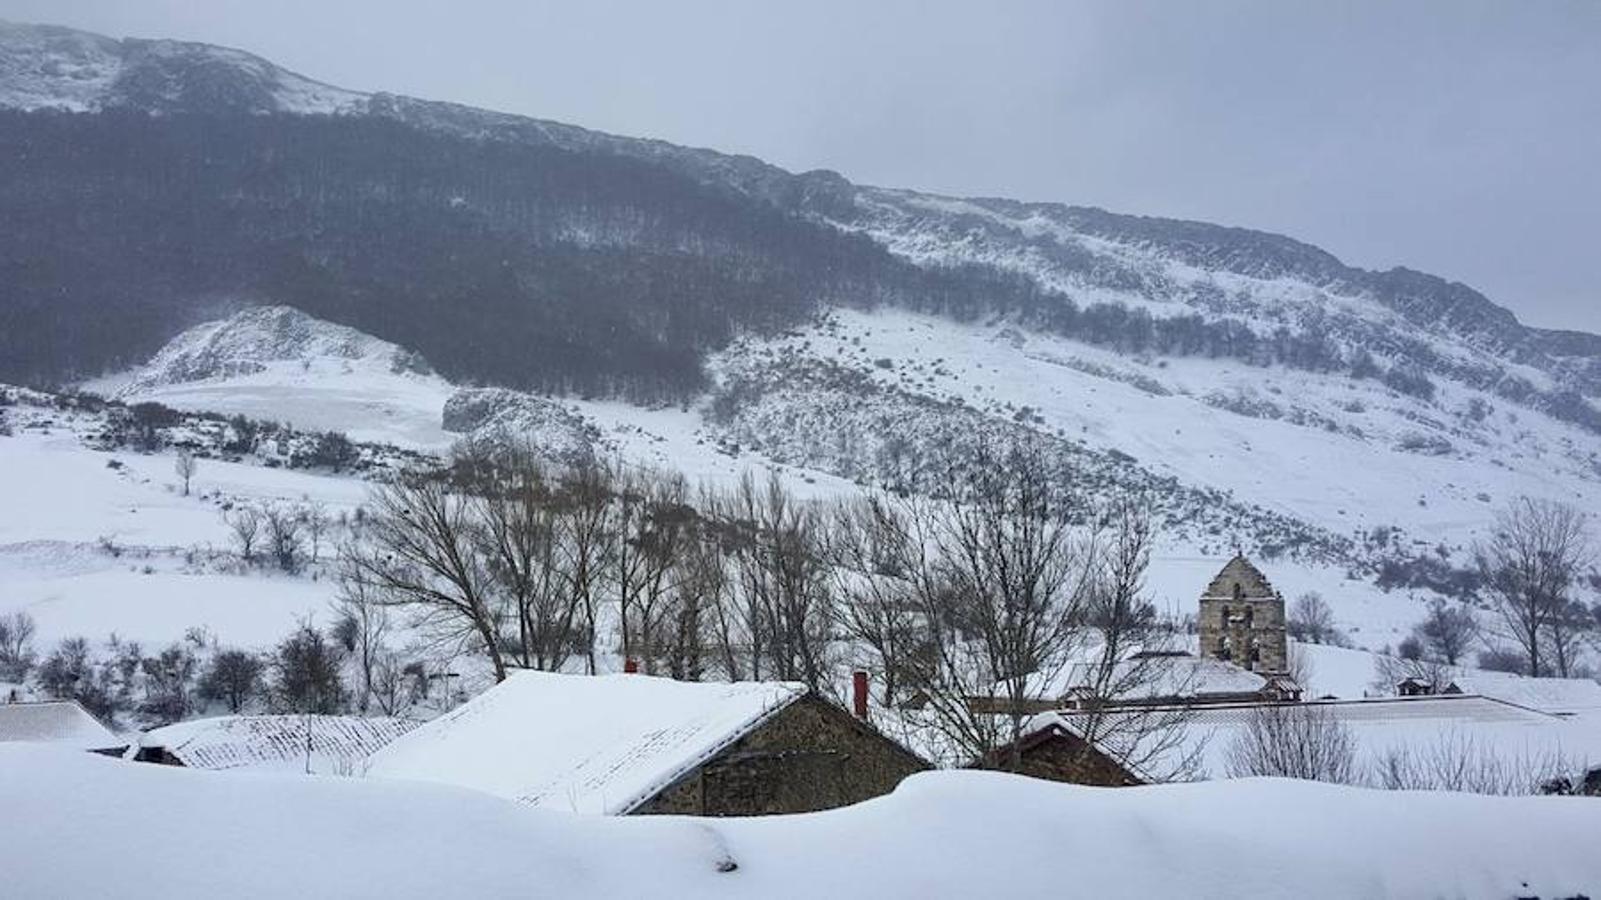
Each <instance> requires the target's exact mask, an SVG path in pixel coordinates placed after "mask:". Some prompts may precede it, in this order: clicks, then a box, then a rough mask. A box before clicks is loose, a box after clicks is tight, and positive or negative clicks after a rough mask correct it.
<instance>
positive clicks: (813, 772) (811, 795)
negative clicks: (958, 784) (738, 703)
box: [635, 697, 928, 816]
mask: <svg viewBox="0 0 1601 900" xmlns="http://www.w3.org/2000/svg"><path fill="white" fill-rule="evenodd" d="M926 768H928V764H927V763H925V762H924V761H922V760H921V759H919V758H918V757H917V756H915V755H914V754H912V753H911V752H909V751H907V750H906V749H904V748H903V747H901V746H900V745H899V744H896V743H895V742H894V741H891V740H889V739H888V738H886V737H884V736H883V735H880V734H879V733H878V732H877V731H874V730H873V729H872V728H871V727H869V726H867V725H865V724H864V723H861V722H858V721H856V720H855V719H853V718H852V717H851V715H850V713H848V712H846V711H845V710H843V709H840V708H839V707H836V706H834V705H833V704H831V703H828V702H827V701H824V700H821V699H817V698H815V697H806V698H802V699H800V700H797V701H796V702H794V703H792V704H790V705H789V706H788V707H786V708H785V709H783V710H782V711H780V712H779V713H778V714H777V715H775V716H773V717H772V718H771V719H769V720H767V722H765V723H764V724H763V725H762V726H761V727H759V728H757V729H756V730H755V731H753V732H751V733H750V734H748V735H746V736H745V737H743V738H741V739H740V740H739V741H737V742H735V743H734V744H733V745H732V746H730V747H729V748H728V749H726V750H724V751H723V752H722V753H720V754H718V755H717V756H716V757H715V758H714V759H712V760H710V761H708V762H707V763H706V764H705V765H702V766H701V767H700V768H699V769H697V770H695V771H694V772H691V773H690V774H688V775H686V776H685V777H683V778H681V779H679V780H678V781H677V782H675V783H674V784H673V785H672V786H670V787H668V788H667V789H666V790H664V791H662V792H661V793H659V794H657V795H656V796H655V797H654V798H652V799H651V800H649V801H647V802H646V803H645V804H644V805H643V806H641V807H639V808H638V809H636V810H635V812H636V813H639V814H646V815H650V814H678V815H707V816H755V815H770V814H775V813H797V812H813V811H816V810H820V809H833V808H834V807H838V806H846V805H849V804H852V803H859V802H861V801H863V800H868V799H871V798H873V797H878V796H881V795H883V794H887V793H889V792H890V791H892V790H894V789H895V786H896V785H897V784H900V782H901V779H903V778H905V777H906V776H907V775H910V774H912V773H914V772H918V771H922V770H923V769H926Z"/></svg>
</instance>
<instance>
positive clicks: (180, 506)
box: [0, 417, 366, 647]
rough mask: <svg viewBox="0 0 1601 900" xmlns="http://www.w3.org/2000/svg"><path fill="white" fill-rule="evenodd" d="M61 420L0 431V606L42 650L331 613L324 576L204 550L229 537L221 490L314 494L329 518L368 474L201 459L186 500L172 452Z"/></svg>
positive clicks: (270, 627)
mask: <svg viewBox="0 0 1601 900" xmlns="http://www.w3.org/2000/svg"><path fill="white" fill-rule="evenodd" d="M58 421H60V422H61V423H62V424H60V425H58V426H57V427H56V428H54V429H52V430H51V431H50V432H49V433H48V434H46V433H42V432H39V431H34V430H19V431H18V432H17V433H16V434H15V435H14V436H12V437H6V438H0V498H4V501H3V505H4V514H3V515H0V614H4V613H10V612H14V611H26V612H27V613H28V614H29V615H31V616H32V617H33V619H34V621H35V622H36V623H37V625H38V628H39V634H38V636H37V637H38V640H39V641H40V644H41V646H45V647H49V646H53V645H54V643H55V642H56V641H57V640H59V639H61V638H65V637H73V636H84V637H88V638H90V639H92V640H102V639H104V638H106V637H107V636H109V635H111V634H116V635H117V636H118V637H119V638H122V639H124V640H134V641H140V642H142V643H145V644H146V645H147V646H160V645H163V644H166V643H170V642H172V641H174V640H177V639H178V638H181V637H182V636H183V635H184V632H185V631H186V630H187V629H189V628H191V627H204V628H207V629H208V630H209V631H210V632H211V633H212V634H213V635H215V636H216V637H217V638H218V639H220V640H221V641H223V642H225V643H234V644H241V645H244V646H262V645H265V644H267V643H270V642H272V641H275V640H277V639H278V638H279V637H281V636H283V634H284V633H285V632H287V631H288V630H289V629H290V628H291V627H293V625H294V623H295V622H296V621H298V620H300V619H302V618H305V617H307V616H310V617H312V618H314V619H315V620H317V621H325V620H326V619H327V618H328V617H329V616H328V612H327V610H328V605H329V602H330V601H331V600H332V598H333V593H334V587H333V585H332V584H331V583H330V582H328V581H327V580H313V579H311V578H309V577H289V576H279V575H268V574H263V573H260V572H256V573H252V574H248V575H243V574H232V573H230V572H228V571H225V570H219V569H217V568H215V567H212V566H209V565H207V564H206V562H205V559H206V557H207V555H208V553H209V551H211V550H219V551H220V550H224V549H227V548H228V547H229V540H228V534H227V526H226V525H225V524H224V522H223V519H222V511H221V508H220V505H221V503H222V502H224V500H228V501H232V502H239V501H241V500H251V501H273V500H276V501H281V502H285V503H296V502H307V501H315V502H318V503H321V504H322V505H323V507H324V508H325V509H327V510H328V511H329V512H330V514H332V515H337V513H338V512H339V511H342V510H343V511H349V510H351V509H354V508H355V506H356V505H357V504H359V503H360V502H361V500H362V499H363V498H364V497H365V492H366V485H365V484H363V483H362V482H360V481H358V480H355V479H352V478H340V477H332V476H326V475H315V474H309V473H306V472H294V471H288V470H284V469H270V468H265V467H262V466H252V465H247V464H241V463H228V462H222V461H220V460H210V459H208V460H202V461H201V462H200V466H199V471H198V473H197V474H196V475H195V477H194V481H193V484H192V485H191V492H190V496H188V497H185V496H183V495H182V492H181V490H180V487H179V484H180V483H179V479H178V477H177V476H176V475H175V474H174V472H173V459H174V457H173V456H172V454H170V453H160V454H151V455H142V454H137V453H104V452H98V451H95V450H91V449H89V448H88V447H86V446H84V444H83V443H82V440H81V438H82V436H81V435H80V434H78V433H77V432H76V431H74V430H73V429H72V427H71V426H70V423H69V422H68V419H67V417H58ZM112 460H116V461H117V462H118V463H120V467H117V468H112V467H110V466H108V463H109V462H111V461H112Z"/></svg>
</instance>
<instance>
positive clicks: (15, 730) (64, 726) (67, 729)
mask: <svg viewBox="0 0 1601 900" xmlns="http://www.w3.org/2000/svg"><path fill="white" fill-rule="evenodd" d="M7 741H25V742H28V743H43V744H55V745H58V746H62V747H70V748H72V749H76V750H88V751H90V752H92V753H102V754H109V755H116V754H120V753H122V752H123V750H125V749H126V748H127V746H128V739H127V738H123V737H118V736H117V735H116V733H114V732H113V731H112V730H111V729H109V728H107V727H106V726H105V725H103V724H101V722H100V720H99V719H96V718H95V717H94V716H92V715H90V714H89V711H88V710H86V709H84V708H83V707H82V706H80V705H79V704H78V701H76V700H41V701H32V702H20V703H0V742H7Z"/></svg>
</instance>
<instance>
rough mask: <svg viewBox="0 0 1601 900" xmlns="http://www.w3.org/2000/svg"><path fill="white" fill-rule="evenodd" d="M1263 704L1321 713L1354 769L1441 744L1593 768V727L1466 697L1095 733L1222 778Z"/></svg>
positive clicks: (1153, 758)
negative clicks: (1269, 711)
mask: <svg viewBox="0 0 1601 900" xmlns="http://www.w3.org/2000/svg"><path fill="white" fill-rule="evenodd" d="M1264 706H1270V707H1273V708H1275V709H1281V710H1292V711H1293V710H1297V709H1299V710H1307V711H1315V712H1317V713H1319V714H1326V715H1327V716H1328V717H1329V718H1330V719H1332V720H1333V721H1335V722H1338V723H1339V724H1340V725H1342V726H1344V727H1345V729H1346V730H1347V731H1348V733H1349V734H1350V735H1351V738H1352V740H1353V742H1354V743H1355V745H1356V746H1355V749H1356V756H1357V759H1356V763H1357V766H1358V767H1359V768H1371V767H1372V766H1375V765H1377V764H1378V762H1379V761H1381V760H1382V759H1384V758H1385V757H1386V756H1387V755H1389V754H1391V753H1392V752H1396V751H1410V752H1413V753H1427V752H1431V751H1432V750H1433V749H1435V748H1438V747H1441V746H1444V745H1446V744H1450V745H1454V746H1455V747H1456V748H1458V749H1461V750H1471V751H1472V752H1473V753H1475V754H1487V755H1490V756H1494V757H1496V758H1498V759H1500V760H1502V761H1504V762H1506V763H1509V764H1513V765H1517V764H1520V763H1528V764H1530V765H1534V764H1544V763H1554V762H1558V761H1560V762H1562V763H1563V764H1565V765H1567V766H1569V767H1571V768H1572V769H1573V770H1574V771H1583V770H1584V769H1586V768H1588V767H1590V766H1593V765H1595V764H1597V763H1601V727H1597V726H1596V725H1594V724H1591V723H1588V722H1583V723H1581V722H1576V721H1570V720H1566V719H1562V718H1559V717H1557V716H1552V715H1548V714H1546V713H1543V712H1540V711H1538V710H1534V709H1529V708H1527V707H1522V706H1518V705H1516V704H1512V703H1506V702H1503V701H1501V700H1497V699H1493V698H1489V697H1480V696H1475V695H1471V694H1454V695H1449V696H1431V697H1383V698H1371V699H1363V700H1327V701H1312V702H1307V703H1298V704H1283V705H1278V706H1274V705H1272V704H1255V703H1231V704H1222V705H1217V706H1198V707H1193V708H1192V709H1190V710H1189V711H1188V713H1187V715H1186V716H1185V718H1184V719H1183V720H1182V722H1181V723H1179V724H1178V725H1177V726H1176V731H1177V733H1176V735H1175V734H1166V735H1161V736H1157V735H1145V736H1136V729H1134V728H1126V729H1118V728H1115V727H1114V728H1105V727H1103V728H1102V729H1101V730H1102V731H1103V732H1104V733H1107V734H1110V735H1112V736H1113V737H1112V739H1111V741H1110V743H1112V744H1116V743H1119V742H1133V743H1134V746H1132V747H1129V746H1122V747H1119V746H1103V747H1102V748H1101V749H1102V750H1103V751H1105V752H1107V753H1108V755H1110V756H1112V757H1114V758H1116V759H1120V760H1123V759H1136V760H1141V761H1143V762H1144V763H1145V765H1146V768H1147V770H1148V771H1177V770H1178V769H1180V768H1181V766H1180V765H1179V763H1180V761H1181V760H1185V759H1193V761H1194V763H1195V772H1194V775H1195V777H1198V778H1203V779H1206V778H1226V777H1229V775H1230V772H1229V765H1228V757H1229V752H1230V747H1231V746H1232V745H1233V744H1234V742H1235V741H1236V740H1237V739H1238V737H1239V735H1241V734H1242V733H1243V732H1244V731H1245V729H1246V728H1247V726H1248V725H1249V723H1250V721H1251V719H1252V717H1253V716H1254V715H1256V714H1257V710H1259V709H1261V708H1263V707H1264ZM1085 715H1086V714H1082V713H1072V712H1059V713H1056V712H1053V713H1045V714H1042V715H1040V716H1036V717H1035V718H1034V719H1033V720H1031V721H1030V723H1029V725H1028V726H1027V730H1028V731H1030V732H1034V731H1037V730H1039V729H1041V728H1049V727H1052V726H1059V727H1063V728H1066V729H1067V730H1069V731H1072V732H1074V733H1079V734H1082V733H1083V730H1082V728H1081V727H1080V726H1081V725H1082V724H1083V723H1084V722H1085V721H1087V720H1085V719H1084V716H1085ZM1108 715H1117V713H1110V714H1108ZM1141 742H1145V743H1143V744H1142V743H1141ZM1153 748H1154V750H1153ZM1135 774H1136V775H1139V774H1141V773H1139V772H1136V773H1135Z"/></svg>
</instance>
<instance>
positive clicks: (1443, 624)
mask: <svg viewBox="0 0 1601 900" xmlns="http://www.w3.org/2000/svg"><path fill="white" fill-rule="evenodd" d="M1478 633H1479V623H1478V620H1477V619H1476V618H1475V617H1474V615H1473V610H1471V609H1469V608H1468V607H1466V606H1451V605H1449V604H1447V603H1446V602H1445V601H1444V600H1442V599H1440V598H1438V597H1436V598H1435V599H1434V600H1433V601H1431V602H1430V603H1429V612H1428V615H1427V616H1425V617H1424V619H1423V621H1422V622H1419V623H1418V624H1417V627H1415V628H1413V629H1412V636H1413V637H1415V638H1417V640H1418V642H1419V643H1420V644H1421V645H1422V649H1423V655H1424V656H1426V657H1427V658H1429V659H1435V660H1439V661H1440V662H1443V663H1446V664H1447V665H1452V666H1454V665H1458V664H1460V663H1461V662H1462V661H1463V659H1465V658H1466V657H1467V654H1468V651H1469V650H1470V649H1471V648H1472V646H1473V643H1474V641H1475V640H1476V639H1477V638H1478Z"/></svg>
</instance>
